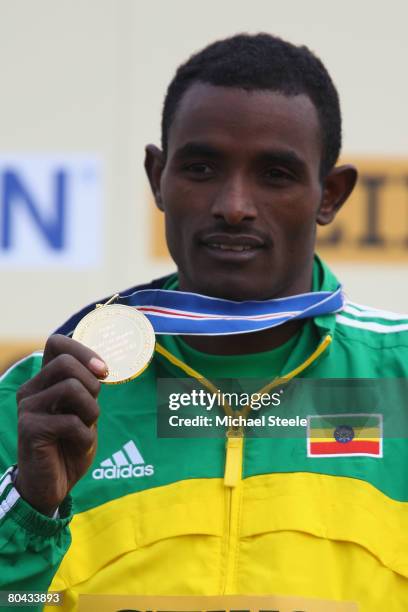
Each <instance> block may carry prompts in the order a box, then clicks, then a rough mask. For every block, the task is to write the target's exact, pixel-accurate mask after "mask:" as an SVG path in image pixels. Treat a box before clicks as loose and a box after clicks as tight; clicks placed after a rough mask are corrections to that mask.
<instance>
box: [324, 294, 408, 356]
mask: <svg viewBox="0 0 408 612" xmlns="http://www.w3.org/2000/svg"><path fill="white" fill-rule="evenodd" d="M336 331H337V332H338V333H340V334H341V335H343V336H346V337H348V338H349V339H350V340H353V339H354V340H360V341H361V342H363V343H365V344H367V345H371V346H373V347H374V348H376V347H378V348H387V347H388V348H397V347H401V348H403V347H406V348H408V314H399V313H396V312H390V311H387V310H381V309H379V308H374V307H372V306H365V305H363V304H358V303H356V302H353V301H351V300H348V299H347V300H346V302H345V305H344V307H343V309H342V310H341V311H340V312H338V313H337V314H336Z"/></svg>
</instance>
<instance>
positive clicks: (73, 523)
mask: <svg viewBox="0 0 408 612" xmlns="http://www.w3.org/2000/svg"><path fill="white" fill-rule="evenodd" d="M174 282H175V277H171V278H167V279H165V280H163V281H159V282H156V283H155V285H154V286H156V287H157V286H166V287H168V286H170V285H171V284H172V283H173V284H174ZM336 286H337V280H336V279H335V278H334V276H333V274H332V273H331V272H330V270H329V269H328V268H327V267H326V266H325V265H324V264H322V262H320V260H318V259H316V262H315V269H314V282H313V287H314V290H332V289H335V288H336ZM82 314H83V313H82ZM77 318H78V317H77ZM75 320H76V319H75V317H74V318H73V319H72V320H71V321H70V324H69V325H68V326H66V327H64V328H63V329H64V331H65V332H67V331H69V329H68V328H69V327H72V325H73V324H75ZM288 346H289V345H288ZM289 348H290V351H289V354H286V355H285V358H284V361H283V362H282V363H281V365H280V368H279V371H274V372H273V376H276V375H277V374H278V375H281V376H283V377H285V376H286V375H289V378H290V377H291V376H294V375H296V376H297V377H298V378H300V379H302V380H318V379H327V378H367V379H380V378H384V379H401V380H402V381H403V382H402V384H405V379H406V378H407V374H408V317H406V318H404V317H402V316H398V315H394V314H392V313H388V312H383V311H378V310H374V309H372V308H367V307H365V306H361V305H357V304H353V303H352V302H347V303H346V306H345V308H344V310H343V311H342V312H339V313H336V314H332V315H325V316H322V317H317V318H315V319H313V320H311V321H310V322H309V323H307V324H306V325H305V326H304V328H303V330H302V331H301V332H300V334H299V336H298V337H297V338H296V341H295V342H292V343H291V344H290V347H289ZM278 350H279V349H278ZM186 355H187V356H186ZM258 358H259V363H261V362H262V364H263V365H262V368H261V370H262V372H261V370H260V374H259V378H264V377H265V363H266V361H267V359H268V355H267V354H260V355H259V356H258ZM200 359H201V357H200V355H199V354H197V351H196V352H195V353H194V354H193V352H191V360H190V357H189V353H188V350H187V353H186V348H185V346H184V348H183V346H182V345H181V344H180V342H179V341H178V339H175V338H171V337H161V338H159V345H158V347H157V351H156V353H155V357H154V359H153V361H152V363H151V364H150V366H149V367H148V368H147V370H145V372H144V373H143V374H142V375H141V376H140V377H139V378H137V379H135V380H133V381H131V382H129V383H127V384H124V385H119V386H117V385H115V386H109V387H108V386H104V387H103V388H102V391H101V394H100V406H101V416H100V419H99V425H98V432H99V439H98V450H97V455H96V457H95V462H94V465H93V466H92V467H91V469H90V470H89V472H88V473H87V474H86V475H85V476H84V477H83V478H82V480H81V481H80V482H79V483H77V485H76V486H75V487H74V489H73V491H72V496H70V497H69V498H68V499H66V500H65V501H64V503H63V504H62V506H61V507H60V509H59V511H60V516H59V518H57V519H52V518H48V517H45V516H43V515H41V514H39V513H38V512H36V511H35V510H34V509H32V508H31V507H30V506H29V505H28V504H27V503H26V502H25V501H24V500H23V499H21V497H20V496H19V495H18V493H17V491H16V490H15V489H14V487H13V483H12V481H11V478H10V472H9V468H10V466H12V465H13V464H15V463H16V420H17V418H16V416H17V415H16V400H15V394H16V390H17V389H18V387H19V386H20V385H21V384H22V383H24V382H25V381H26V380H27V379H29V378H30V377H32V376H33V375H35V374H36V373H37V372H38V371H39V369H40V367H41V354H39V353H38V354H34V355H31V356H29V357H27V358H26V359H24V360H22V361H21V362H20V363H18V364H16V365H15V366H14V367H12V368H11V369H10V370H9V371H8V372H6V373H5V374H4V375H3V376H2V378H1V379H0V466H1V469H2V472H3V473H4V476H3V477H2V479H1V481H0V504H1V505H0V590H3V591H5V590H8V591H13V590H19V591H22V590H27V591H33V590H36V591H46V590H47V589H48V588H51V589H53V590H58V591H62V592H63V593H64V596H65V600H64V605H63V607H62V610H64V611H67V610H75V609H77V605H78V597H79V595H80V594H86V593H88V594H89V593H106V594H117V593H132V594H149V595H155V594H156V595H158V594H176V595H187V594H203V595H222V594H273V593H276V594H281V595H299V596H304V597H310V598H313V597H314V598H321V599H327V600H333V601H354V602H357V604H358V605H359V610H361V611H362V612H376V611H377V610H378V611H380V610H385V609H386V610H388V611H389V612H402V611H403V610H406V609H407V606H408V536H407V533H408V503H407V502H408V469H407V466H408V442H407V439H405V438H404V435H403V434H402V433H400V434H399V433H398V432H394V434H393V435H392V436H386V435H385V434H384V431H385V430H384V428H383V427H384V426H385V423H386V421H387V418H388V415H393V416H394V417H395V414H397V415H398V413H399V412H401V418H402V420H401V423H403V422H404V418H403V417H404V414H403V412H404V406H401V402H400V403H398V402H397V404H398V405H397V406H395V405H393V404H392V402H390V401H389V400H388V398H384V406H380V408H381V411H382V412H383V417H384V419H385V421H384V422H381V423H379V421H378V420H376V417H375V416H374V417H373V420H372V421H371V422H370V423H369V424H368V425H369V427H368V429H364V427H363V428H361V427H360V425H361V423H358V424H357V427H356V431H358V432H360V433H359V435H360V436H361V444H363V443H366V442H367V441H368V442H372V443H373V444H374V446H372V448H375V449H377V450H374V451H373V452H371V454H370V453H366V454H364V453H363V454H362V453H361V452H350V453H345V454H344V456H338V453H336V452H335V451H334V450H333V449H335V447H336V444H337V446H338V442H339V440H338V439H337V438H336V436H335V435H334V431H333V430H330V426H331V425H330V422H329V421H328V420H327V418H326V420H325V418H323V419H320V420H319V421H313V422H312V425H311V427H308V429H307V431H306V430H305V435H304V436H297V437H293V438H284V437H278V438H274V439H271V438H268V437H265V438H260V437H248V438H246V437H244V438H240V437H238V438H229V439H228V440H227V441H226V439H225V438H222V437H217V438H198V437H196V438H158V437H157V431H156V425H157V423H156V405H157V397H156V392H157V390H156V383H157V380H158V379H161V378H167V379H171V378H183V377H189V376H196V375H197V376H199V375H200V374H201V375H205V376H207V378H208V377H209V376H210V375H211V372H213V371H218V372H219V377H220V378H222V377H228V376H230V369H228V363H229V362H228V357H225V358H223V359H219V358H218V361H217V358H214V359H215V362H214V363H215V367H213V369H212V370H211V367H210V366H208V368H209V369H206V367H207V366H206V364H207V365H208V363H209V361H211V358H208V355H207V356H202V360H201V361H200ZM271 359H272V356H271ZM255 360H256V358H255ZM201 362H202V363H203V367H204V370H205V371H203V372H199V373H198V374H197V372H196V370H197V369H198V368H199V367H200V363H201ZM223 363H224V365H225V368H224V366H223ZM237 363H238V362H237ZM249 363H251V368H250V374H249V375H250V376H251V377H254V376H255V374H256V373H257V370H256V367H255V366H254V363H255V362H254V356H253V355H252V356H248V364H249ZM213 365H214V364H213ZM189 367H190V368H192V369H193V371H192V370H190V369H189ZM245 373H246V370H245V363H244V362H243V361H242V360H241V361H240V363H239V366H237V375H239V376H244V375H245ZM284 380H285V378H284V379H283V382H284ZM352 404H353V401H350V405H348V406H344V409H343V412H344V413H350V414H352V415H353V414H355V413H356V407H355V406H354V405H352ZM407 410H408V408H407ZM368 412H370V409H368ZM372 412H373V414H374V413H375V414H377V413H378V406H377V407H376V408H375V410H374V409H373V411H372ZM259 414H261V411H260V412H259ZM323 417H324V412H323ZM353 418H354V417H353ZM350 422H351V421H350ZM401 427H402V426H401ZM336 431H337V430H336ZM347 431H348V430H347V428H346V434H347ZM367 431H368V432H369V433H368V434H367ZM307 432H308V433H307ZM316 432H317V433H316ZM322 432H323V433H322ZM370 432H371V433H370ZM340 433H342V434H344V430H343V431H342V432H340ZM336 435H337V434H336ZM353 435H354V434H353ZM333 436H334V437H333ZM367 436H368V438H370V439H369V440H368V439H367ZM344 442H346V443H347V442H348V440H346V441H344V440H343V441H342V444H343V446H342V448H343V447H345V446H346V443H344ZM350 442H351V443H352V444H354V448H358V445H357V446H356V444H355V443H356V440H355V439H354V440H353V441H350ZM325 444H326V445H328V446H326V447H325V446H324V445H325ZM322 445H323V446H322ZM333 445H334V446H333ZM363 446H364V444H363ZM322 448H323V449H324V448H327V449H328V450H327V452H326V451H324V450H323V451H322V450H321V449H322ZM350 448H353V447H352V446H350ZM319 449H320V450H319ZM360 450H361V448H360ZM319 453H320V454H319ZM72 505H73V513H74V517H73V518H72ZM50 584H51V587H50ZM32 609H33V610H34V609H42V607H41V606H40V605H39V606H37V607H33V608H32ZM60 609H61V608H60Z"/></svg>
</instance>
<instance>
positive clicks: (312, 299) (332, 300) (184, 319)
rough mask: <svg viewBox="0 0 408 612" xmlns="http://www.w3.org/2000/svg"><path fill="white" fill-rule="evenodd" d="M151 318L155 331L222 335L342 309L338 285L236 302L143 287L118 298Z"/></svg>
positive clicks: (342, 301) (342, 303)
mask: <svg viewBox="0 0 408 612" xmlns="http://www.w3.org/2000/svg"><path fill="white" fill-rule="evenodd" d="M118 301H119V303H121V304H126V305H128V306H134V307H135V308H137V309H138V310H140V311H141V312H142V313H143V314H144V315H146V317H147V318H148V319H149V320H150V322H151V324H152V325H153V328H154V330H155V332H156V334H170V335H179V334H189V335H203V336H222V335H230V334H243V333H249V332H254V331H259V330H262V329H268V328H271V327H276V326H277V325H282V324H283V323H286V322H287V321H290V320H293V319H305V318H309V317H316V316H319V315H325V314H330V313H333V312H338V311H339V310H341V309H342V308H343V305H344V297H343V293H342V289H341V286H339V287H338V288H337V289H336V291H333V292H331V291H316V292H314V293H303V294H301V295H294V296H290V297H285V298H278V299H274V300H265V301H254V300H252V301H244V302H235V301H231V300H223V299H220V298H213V297H208V296H205V295H199V294H196V293H186V292H183V291H170V290H166V289H145V290H140V291H135V292H134V293H131V294H129V295H123V296H120V297H119V300H118Z"/></svg>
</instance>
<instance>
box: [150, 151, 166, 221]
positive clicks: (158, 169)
mask: <svg viewBox="0 0 408 612" xmlns="http://www.w3.org/2000/svg"><path fill="white" fill-rule="evenodd" d="M145 152H146V156H145V170H146V174H147V178H148V179H149V183H150V188H151V190H152V193H153V197H154V200H155V202H156V206H157V208H159V209H160V210H163V203H162V198H161V192H160V179H161V175H162V172H163V168H164V165H165V164H164V155H163V152H162V151H161V150H160V149H159V148H158V147H156V146H155V145H147V147H146V149H145Z"/></svg>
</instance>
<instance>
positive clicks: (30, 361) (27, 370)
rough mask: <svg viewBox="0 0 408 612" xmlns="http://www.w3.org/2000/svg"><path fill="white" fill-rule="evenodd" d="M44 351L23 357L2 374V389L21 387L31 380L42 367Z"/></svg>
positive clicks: (0, 380) (0, 382)
mask: <svg viewBox="0 0 408 612" xmlns="http://www.w3.org/2000/svg"><path fill="white" fill-rule="evenodd" d="M42 356H43V354H42V352H41V351H36V352H35V353H31V354H30V355H27V356H26V357H23V358H22V359H20V360H19V361H17V362H16V363H14V364H13V365H11V366H10V367H9V368H8V369H7V370H6V371H5V372H3V373H2V374H1V375H0V389H1V390H3V391H4V390H6V389H12V388H16V387H19V386H20V385H22V384H23V383H24V382H25V381H26V380H29V379H30V378H32V377H33V376H35V374H37V372H38V371H39V370H40V369H41V363H42Z"/></svg>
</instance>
